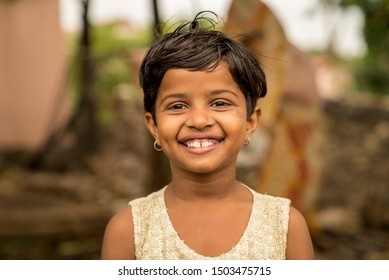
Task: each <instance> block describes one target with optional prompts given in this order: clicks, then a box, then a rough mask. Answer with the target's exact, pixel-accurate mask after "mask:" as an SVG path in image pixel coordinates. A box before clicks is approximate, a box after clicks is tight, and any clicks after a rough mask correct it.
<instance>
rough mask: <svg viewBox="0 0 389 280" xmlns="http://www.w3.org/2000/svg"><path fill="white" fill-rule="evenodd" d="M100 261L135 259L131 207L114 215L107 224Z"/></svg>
mask: <svg viewBox="0 0 389 280" xmlns="http://www.w3.org/2000/svg"><path fill="white" fill-rule="evenodd" d="M101 258H102V259H116V260H118V259H135V246H134V225H133V218H132V211H131V207H127V208H126V209H124V210H122V211H120V212H119V213H117V214H116V215H114V216H113V217H112V218H111V219H110V221H109V222H108V224H107V227H106V229H105V233H104V239H103V246H102V252H101Z"/></svg>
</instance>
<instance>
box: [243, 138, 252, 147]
mask: <svg viewBox="0 0 389 280" xmlns="http://www.w3.org/2000/svg"><path fill="white" fill-rule="evenodd" d="M250 142H251V139H250V137H248V138H247V140H245V141H244V143H243V145H245V146H248V145H249V144H250Z"/></svg>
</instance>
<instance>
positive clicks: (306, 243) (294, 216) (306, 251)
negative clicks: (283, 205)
mask: <svg viewBox="0 0 389 280" xmlns="http://www.w3.org/2000/svg"><path fill="white" fill-rule="evenodd" d="M287 238H288V243H287V249H286V259H288V260H312V259H314V258H315V256H314V252H313V245H312V240H311V236H310V234H309V230H308V226H307V223H306V222H305V219H304V217H303V215H301V213H300V212H299V211H297V210H296V209H295V208H293V207H291V209H290V214H289V228H288V237H287Z"/></svg>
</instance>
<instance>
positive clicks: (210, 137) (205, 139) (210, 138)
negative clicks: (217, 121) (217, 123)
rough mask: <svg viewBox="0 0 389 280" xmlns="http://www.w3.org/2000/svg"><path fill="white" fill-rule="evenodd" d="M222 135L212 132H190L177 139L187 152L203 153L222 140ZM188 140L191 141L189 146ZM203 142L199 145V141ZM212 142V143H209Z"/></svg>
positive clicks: (213, 147) (212, 148)
mask: <svg viewBox="0 0 389 280" xmlns="http://www.w3.org/2000/svg"><path fill="white" fill-rule="evenodd" d="M223 140H224V137H222V136H220V135H214V134H191V135H186V136H184V137H182V138H180V139H179V140H178V142H179V143H180V145H181V146H182V147H183V148H184V149H185V150H186V151H187V152H189V153H192V154H197V155H199V154H204V153H207V152H209V151H212V150H214V149H215V148H216V147H217V146H218V145H219V144H220V143H221V142H223ZM188 142H192V145H191V146H188V144H187V143H188ZM195 142H200V143H205V144H204V146H202V145H200V146H198V145H199V143H196V144H195ZM210 143H212V144H210Z"/></svg>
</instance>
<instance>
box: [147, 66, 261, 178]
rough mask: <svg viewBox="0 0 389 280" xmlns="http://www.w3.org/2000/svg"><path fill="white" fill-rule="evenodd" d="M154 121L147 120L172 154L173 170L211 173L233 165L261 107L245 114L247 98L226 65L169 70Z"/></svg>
mask: <svg viewBox="0 0 389 280" xmlns="http://www.w3.org/2000/svg"><path fill="white" fill-rule="evenodd" d="M155 115H156V120H157V124H158V125H155V123H154V122H153V119H152V116H151V114H150V113H146V115H145V120H146V125H147V127H148V128H149V130H150V132H151V134H152V135H153V136H154V138H155V139H156V140H158V141H159V143H160V145H161V146H162V148H163V151H164V152H165V154H166V155H167V157H168V158H169V159H170V162H171V167H172V171H173V172H174V171H178V170H181V171H186V172H193V173H197V174H198V173H201V174H204V173H212V172H217V171H218V170H223V169H225V168H233V169H234V170H235V168H236V159H237V155H238V153H239V151H240V149H241V148H242V146H243V143H244V141H245V140H247V139H248V138H249V137H250V136H251V134H252V132H253V131H254V130H255V128H256V125H257V119H258V115H259V110H256V112H255V113H254V114H252V115H251V116H250V117H249V118H247V109H246V100H245V97H244V95H243V93H242V92H241V90H240V89H239V86H238V85H237V84H236V83H235V81H234V80H233V78H232V76H231V74H230V72H229V70H228V67H227V66H226V65H225V64H220V65H219V66H218V67H217V68H216V69H215V70H214V71H211V72H203V71H188V70H184V69H171V70H168V71H167V72H166V74H165V76H164V78H163V79H162V82H161V86H160V88H159V92H158V96H157V99H156V102H155Z"/></svg>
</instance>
